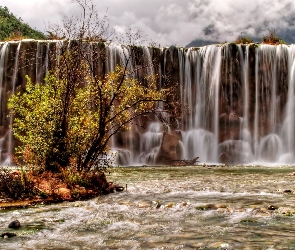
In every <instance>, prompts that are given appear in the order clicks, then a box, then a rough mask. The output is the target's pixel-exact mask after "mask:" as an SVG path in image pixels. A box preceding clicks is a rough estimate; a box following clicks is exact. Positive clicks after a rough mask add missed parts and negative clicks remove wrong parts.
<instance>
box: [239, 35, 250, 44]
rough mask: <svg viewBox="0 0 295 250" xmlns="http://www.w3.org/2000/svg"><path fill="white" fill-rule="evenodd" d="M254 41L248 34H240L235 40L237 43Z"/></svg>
mask: <svg viewBox="0 0 295 250" xmlns="http://www.w3.org/2000/svg"><path fill="white" fill-rule="evenodd" d="M248 43H253V40H252V39H251V38H250V37H248V36H240V37H238V38H237V40H236V41H235V44H248Z"/></svg>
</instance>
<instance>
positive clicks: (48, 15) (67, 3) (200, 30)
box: [0, 0, 295, 46]
mask: <svg viewBox="0 0 295 250" xmlns="http://www.w3.org/2000/svg"><path fill="white" fill-rule="evenodd" d="M93 3H94V4H95V5H96V7H97V11H98V12H99V13H100V14H101V15H103V14H104V13H105V11H106V10H107V9H108V18H109V21H110V26H112V27H113V28H115V29H116V30H117V31H119V32H120V31H124V30H126V29H129V28H131V29H133V30H138V29H140V30H141V32H142V34H144V35H146V36H147V37H149V38H150V39H152V40H153V41H154V42H155V43H158V44H161V46H170V45H177V46H186V45H187V44H189V43H190V42H191V41H193V40H197V41H199V42H200V41H214V42H216V41H217V42H225V41H228V42H230V41H234V40H235V39H236V38H237V37H238V36H239V35H241V34H242V35H248V36H251V37H253V38H257V39H259V40H261V37H262V36H263V35H265V34H267V33H268V30H269V29H271V30H275V31H276V33H278V34H279V35H280V36H282V37H283V38H284V39H285V40H286V41H287V42H288V43H291V42H293V43H295V1H294V0H271V1H270V0H93ZM0 6H7V7H8V8H9V10H10V11H11V12H12V13H14V14H15V15H16V16H17V17H21V18H22V19H23V20H24V21H25V22H26V23H28V24H29V25H31V26H32V27H33V28H37V29H39V30H40V31H42V32H45V31H46V26H48V23H56V22H60V21H61V20H62V19H65V18H66V17H67V16H71V15H74V14H79V13H81V12H80V11H81V9H80V8H79V6H78V5H77V4H76V3H73V0H0Z"/></svg>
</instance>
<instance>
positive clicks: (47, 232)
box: [0, 166, 295, 250]
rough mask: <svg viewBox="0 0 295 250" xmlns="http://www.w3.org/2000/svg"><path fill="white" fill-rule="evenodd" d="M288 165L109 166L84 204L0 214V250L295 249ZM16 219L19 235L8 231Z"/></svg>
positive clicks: (293, 183) (293, 186) (293, 181)
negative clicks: (105, 191)
mask: <svg viewBox="0 0 295 250" xmlns="http://www.w3.org/2000/svg"><path fill="white" fill-rule="evenodd" d="M293 172H295V167H257V166H255V167H254V166H250V167H249V166H248V167H246V166H234V167H223V166H213V167H208V166H205V167H204V166H193V167H124V168H110V169H108V172H107V178H108V180H109V181H114V182H116V183H118V184H120V185H123V186H126V184H127V190H125V191H124V192H122V193H114V194H110V195H106V196H102V197H98V198H95V199H92V200H88V201H76V202H65V203H61V204H53V205H37V206H34V207H30V208H26V209H11V210H0V234H2V233H3V232H11V231H13V232H15V233H16V234H17V236H16V237H12V238H9V239H3V238H2V239H1V238H0V249H269V250H270V249H295V237H294V235H295V202H294V201H295V194H293V190H295V175H293ZM16 219H17V220H19V221H20V223H21V225H22V227H21V228H20V229H19V230H12V229H8V228H7V226H8V224H9V223H10V222H11V221H12V220H16Z"/></svg>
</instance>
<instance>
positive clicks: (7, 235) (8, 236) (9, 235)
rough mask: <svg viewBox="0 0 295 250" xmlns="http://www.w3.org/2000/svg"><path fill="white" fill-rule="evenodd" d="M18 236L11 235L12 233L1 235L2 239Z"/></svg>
mask: <svg viewBox="0 0 295 250" xmlns="http://www.w3.org/2000/svg"><path fill="white" fill-rule="evenodd" d="M14 236H16V234H15V233H10V232H6V233H3V234H1V235H0V237H1V238H11V237H14Z"/></svg>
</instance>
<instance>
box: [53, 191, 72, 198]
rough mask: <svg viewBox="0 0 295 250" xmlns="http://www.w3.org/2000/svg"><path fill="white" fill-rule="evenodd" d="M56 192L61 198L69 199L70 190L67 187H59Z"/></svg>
mask: <svg viewBox="0 0 295 250" xmlns="http://www.w3.org/2000/svg"><path fill="white" fill-rule="evenodd" d="M57 194H58V195H59V196H60V197H61V198H62V199H63V200H70V199H71V198H72V197H71V190H70V189H68V188H59V189H58V191H57Z"/></svg>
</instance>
